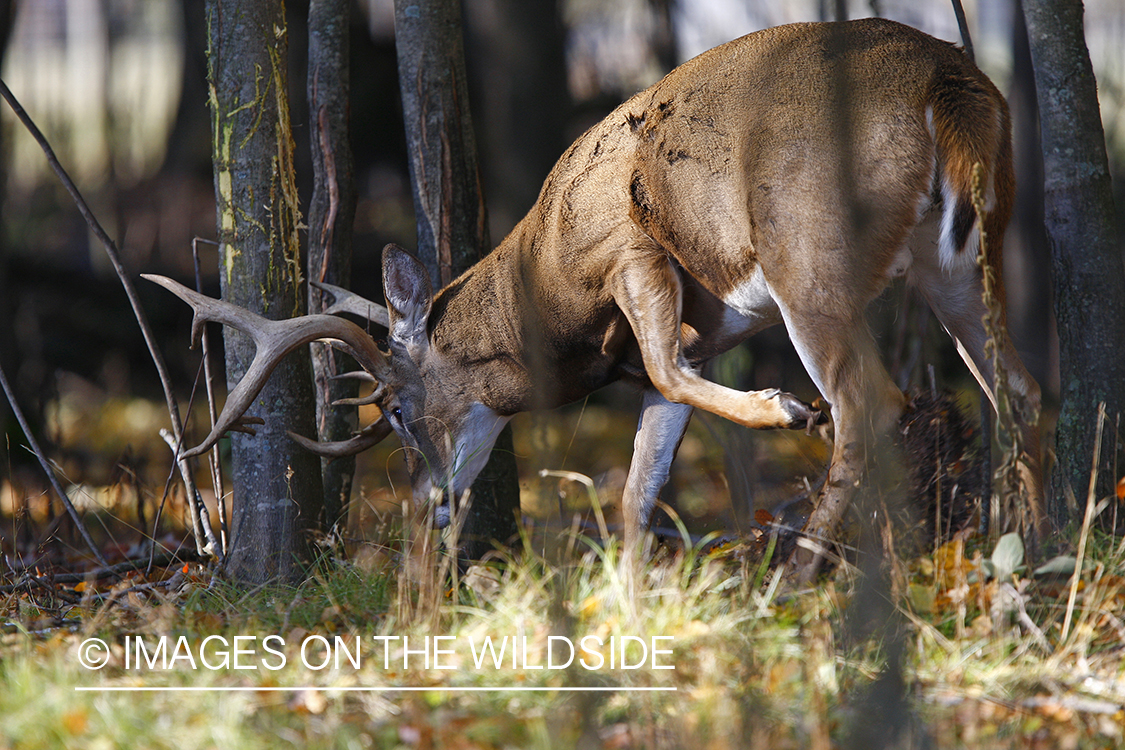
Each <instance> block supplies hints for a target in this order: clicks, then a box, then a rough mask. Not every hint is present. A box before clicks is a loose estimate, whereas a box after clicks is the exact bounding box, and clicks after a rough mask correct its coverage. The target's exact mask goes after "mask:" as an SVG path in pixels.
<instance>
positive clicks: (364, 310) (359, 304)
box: [309, 281, 390, 328]
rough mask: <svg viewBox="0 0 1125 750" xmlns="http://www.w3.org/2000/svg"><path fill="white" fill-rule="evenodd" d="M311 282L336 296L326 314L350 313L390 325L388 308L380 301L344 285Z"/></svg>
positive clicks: (385, 326)
mask: <svg viewBox="0 0 1125 750" xmlns="http://www.w3.org/2000/svg"><path fill="white" fill-rule="evenodd" d="M309 283H310V284H312V285H313V286H314V287H316V288H317V289H319V290H320V291H322V292H327V293H328V294H331V295H332V296H333V297H335V298H336V301H335V302H333V303H332V304H331V305H329V306H328V307H326V308H325V309H324V314H325V315H339V314H341V313H349V314H351V315H355V316H357V317H360V318H364V319H365V320H370V321H371V322H372V323H374V324H375V325H379V326H382V327H383V328H389V327H390V316H389V315H388V314H387V308H385V307H383V306H382V305H380V304H379V303H377V302H372V301H371V300H369V299H365V298H363V297H360V296H359V295H358V294H356V293H355V292H350V291H348V290H347V289H344V288H343V287H338V286H334V285H332V284H322V283H320V282H317V281H310V282H309Z"/></svg>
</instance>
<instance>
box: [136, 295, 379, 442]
mask: <svg viewBox="0 0 1125 750" xmlns="http://www.w3.org/2000/svg"><path fill="white" fill-rule="evenodd" d="M142 278H145V279H148V280H149V281H152V282H154V283H157V284H159V285H160V286H162V287H164V288H165V289H167V290H168V291H170V292H172V293H173V294H175V295H176V296H177V297H179V298H180V299H182V300H183V301H184V302H187V303H188V304H189V305H191V308H192V310H194V312H195V317H194V319H193V320H192V324H191V337H192V344H193V345H194V344H195V342H196V341H198V340H199V337H200V336H201V335H202V333H203V325H204V324H205V323H206V322H207V321H212V322H216V323H222V324H223V325H227V326H230V327H231V328H235V329H237V330H239V331H242V332H243V333H245V334H246V335H248V336H250V338H251V339H253V341H254V346H255V349H256V351H255V353H254V360H253V362H251V363H250V368H249V369H248V370H247V371H246V374H245V375H244V376H243V378H242V380H241V381H239V383H238V385H237V386H235V387H234V389H233V390H232V391H231V392H230V393H229V394H228V395H227V402H226V404H225V405H224V406H223V410H222V413H221V414H219V418H218V419H217V420H216V422H215V426H214V427H213V428H212V429H211V433H210V434H209V435H208V436H207V438H206V439H205V440H204V441H203V442H202V443H200V444H199V445H197V446H196V447H194V448H192V449H191V450H188V451H185V452H184V453H183V457H184V458H190V457H192V456H198V455H200V454H202V453H204V452H206V451H207V450H210V448H211V446H213V445H214V444H215V443H216V442H217V441H218V440H219V438H220V437H222V436H223V434H224V433H225V432H227V431H228V430H241V431H248V430H249V431H252V429H251V428H248V427H247V426H246V422H249V421H253V420H252V419H246V418H244V417H243V414H244V413H245V412H246V410H247V409H248V408H250V404H252V403H253V401H254V397H255V396H257V394H258V392H259V391H261V389H262V386H264V385H265V383H266V380H267V379H268V378H269V376H270V373H272V372H273V370H274V368H275V367H276V366H277V364H278V362H280V361H281V359H282V358H283V357H284V356H285V355H286V354H288V353H289V352H291V351H293V350H294V349H296V348H297V347H299V346H302V345H304V344H307V343H309V342H311V341H319V340H326V341H328V342H329V343H331V344H332V345H333V346H336V347H339V348H341V349H343V350H344V351H346V352H347V353H348V354H350V355H351V356H352V357H354V358H355V360H356V362H358V363H359V364H360V366H362V367H363V368H364V369H365V370H367V371H368V372H369V373H370V374H371V375H373V376H374V377H375V379H376V380H378V379H379V373H381V372H382V371H384V369H385V368H386V366H387V364H386V359H385V358H384V356H383V354H382V352H380V351H379V349H378V347H376V346H375V341H374V340H373V339H372V338H371V337H370V336H369V335H368V334H367V333H366V332H365V331H364V330H363V329H362V328H360V327H359V326H357V325H356V324H355V323H352V322H351V321H348V320H344V319H343V318H337V317H333V316H331V315H305V316H302V317H299V318H289V319H286V320H270V319H268V318H264V317H262V316H261V315H257V314H256V313H252V312H250V311H249V310H245V309H243V308H241V307H237V306H235V305H232V304H230V303H228V302H223V301H222V300H217V299H212V298H211V297H207V296H205V295H202V294H199V293H198V292H195V291H193V290H191V289H189V288H187V287H186V286H184V285H183V284H180V283H178V282H175V281H173V280H172V279H169V278H167V277H165V276H157V275H152V274H142ZM384 312H385V311H384ZM383 422H384V420H380V421H379V422H376V423H375V424H373V425H371V426H370V427H368V428H366V429H364V431H363V432H361V433H360V435H357V436H356V438H352V439H351V440H347V441H340V443H337V444H334V443H328V444H327V445H329V446H333V445H340V444H346V445H349V446H350V445H355V444H356V443H353V441H355V440H356V439H357V438H359V437H361V436H365V439H368V440H369V439H371V438H372V437H373V436H374V435H375V434H378V433H379V432H381V430H382V428H379V429H378V430H373V429H372V428H374V427H376V426H377V425H379V424H381V423H383ZM388 431H389V428H388ZM386 434H387V432H382V435H381V437H380V439H381V438H382V437H385V436H386ZM299 442H300V441H299ZM374 442H377V441H374ZM374 442H371V443H370V445H374ZM302 444H304V443H302ZM366 447H369V446H366ZM329 450H331V449H329ZM358 450H362V448H360V449H357V451H356V452H358ZM314 452H318V451H314ZM340 455H346V454H343V453H341V454H340Z"/></svg>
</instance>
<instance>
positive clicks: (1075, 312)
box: [1023, 0, 1125, 525]
mask: <svg viewBox="0 0 1125 750" xmlns="http://www.w3.org/2000/svg"><path fill="white" fill-rule="evenodd" d="M1023 7H1024V13H1025V15H1026V18H1027V30H1028V39H1029V41H1030V44H1031V58H1032V63H1033V65H1034V66H1035V83H1036V89H1037V91H1038V95H1039V121H1040V126H1041V130H1042V139H1043V166H1044V181H1045V200H1046V226H1047V233H1048V235H1049V237H1050V242H1051V255H1052V267H1053V270H1054V279H1055V315H1056V318H1057V320H1058V328H1059V370H1060V373H1059V375H1060V378H1059V379H1060V390H1061V396H1062V405H1061V411H1060V413H1059V424H1058V432H1057V437H1056V443H1055V450H1056V454H1057V464H1056V467H1055V473H1054V476H1053V478H1052V481H1051V489H1052V495H1053V497H1052V498H1051V506H1050V511H1051V514H1052V516H1053V518H1054V520H1055V522H1056V524H1058V525H1061V524H1062V523H1064V522H1065V521H1066V520H1067V519H1068V518H1070V517H1071V516H1072V514H1073V512H1074V508H1068V506H1067V503H1066V499H1067V497H1068V494H1069V493H1071V492H1072V493H1073V497H1075V498H1076V499H1077V500H1078V503H1079V507H1083V506H1084V505H1085V498H1086V492H1087V487H1088V484H1089V481H1090V467H1091V462H1092V456H1093V449H1094V435H1095V428H1096V423H1097V409H1098V404H1099V403H1101V402H1105V404H1106V412H1107V414H1108V415H1109V425H1110V428H1111V429H1110V430H1109V431H1108V432H1107V434H1108V435H1111V436H1112V435H1113V432H1112V428H1113V426H1114V425H1116V420H1117V419H1118V417H1119V416H1120V415H1121V413H1122V410H1123V409H1125V266H1123V265H1122V258H1121V254H1120V252H1119V251H1118V247H1117V243H1116V240H1117V236H1116V228H1115V220H1114V213H1113V194H1112V192H1111V186H1110V177H1109V164H1108V160H1107V158H1106V150H1105V134H1104V133H1103V131H1102V122H1101V118H1100V116H1099V112H1098V98H1097V84H1096V82H1095V80H1094V71H1093V67H1092V66H1091V64H1090V54H1089V51H1088V50H1087V49H1086V41H1085V37H1084V36H1083V25H1082V3H1081V1H1080V0H1023ZM1115 444H1116V441H1113V440H1110V441H1109V443H1108V444H1107V445H1106V446H1103V450H1102V454H1101V465H1100V466H1099V467H1098V468H1099V471H1098V487H1097V493H1098V496H1099V497H1102V496H1105V495H1107V494H1109V493H1110V492H1112V491H1113V489H1112V488H1113V484H1114V482H1115V480H1116V478H1115V477H1114V476H1113V474H1112V468H1113V467H1114V466H1121V465H1122V462H1121V461H1120V460H1119V457H1118V456H1115V455H1114V453H1115V451H1114V450H1113V447H1112V446H1113V445H1115Z"/></svg>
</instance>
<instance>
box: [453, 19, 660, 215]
mask: <svg viewBox="0 0 1125 750" xmlns="http://www.w3.org/2000/svg"><path fill="white" fill-rule="evenodd" d="M665 2H667V0H665ZM558 5H559V2H558V0H474V2H472V3H466V4H465V6H464V10H465V44H466V49H467V53H468V59H467V60H466V61H465V64H466V66H467V68H468V72H469V76H470V78H469V91H470V96H471V97H472V110H473V122H474V123H475V124H476V129H475V130H476V136H477V150H478V151H477V154H478V159H479V161H480V169H481V173H482V175H483V179H484V184H485V186H486V188H487V194H488V216H489V227H490V229H491V232H492V236H493V237H502V236H503V235H505V234H507V233H508V231H509V230H511V228H512V227H513V226H515V224H516V222H517V221H519V220H520V219H521V218H523V215H524V214H525V213H527V210H528V208H530V207H531V205H532V204H533V203H534V202H535V199H536V198H537V197H538V195H539V189H540V188H541V187H542V186H543V179H544V178H545V177H546V176H547V173H548V172H550V171H551V167H553V166H554V165H555V160H556V159H558V158H559V155H560V154H561V153H562V152H563V151H564V150H565V149H566V147H567V146H568V145H570V144H569V143H568V142H567V138H566V125H567V123H568V122H569V114H570V108H571V102H570V97H569V96H568V95H567V87H566V30H565V29H564V28H563V25H562V21H561V19H560V18H559V8H558ZM668 69H669V70H671V68H668Z"/></svg>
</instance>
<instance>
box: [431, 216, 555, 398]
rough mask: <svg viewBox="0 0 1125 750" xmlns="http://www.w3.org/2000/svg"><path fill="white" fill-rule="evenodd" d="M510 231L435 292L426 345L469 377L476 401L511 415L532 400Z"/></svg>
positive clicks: (515, 254)
mask: <svg viewBox="0 0 1125 750" xmlns="http://www.w3.org/2000/svg"><path fill="white" fill-rule="evenodd" d="M511 240H512V238H511V236H509V238H508V239H505V241H504V242H503V243H501V244H500V245H499V246H498V247H497V248H496V249H495V250H493V251H492V252H491V253H489V254H488V255H487V256H485V257H484V258H483V259H482V260H481V261H480V262H478V263H477V264H476V265H474V266H473V267H472V268H470V269H469V270H468V271H466V272H465V273H464V274H462V275H461V276H459V277H458V278H456V279H454V280H453V281H452V282H451V283H450V284H449V285H447V286H446V287H445V288H444V289H442V290H441V291H440V292H438V294H437V296H436V297H435V298H434V303H433V310H432V312H431V314H430V345H431V347H432V348H433V349H434V353H435V354H436V355H437V356H438V357H439V358H440V359H441V361H442V362H443V366H448V367H449V368H450V371H451V372H464V373H466V374H467V375H468V377H469V378H470V379H471V380H472V381H473V382H472V387H473V389H474V390H475V391H476V393H477V394H479V395H478V398H479V399H480V401H481V403H483V404H484V405H485V406H488V407H490V408H492V409H494V410H495V411H497V412H499V413H501V414H505V415H510V414H515V413H517V412H520V411H525V410H527V409H529V408H532V406H533V405H534V406H538V404H536V403H535V397H534V392H533V391H534V386H533V381H532V379H531V377H530V374H529V370H528V367H527V363H526V361H525V346H524V319H525V317H526V316H527V315H528V314H529V313H528V312H527V305H526V303H525V300H524V299H523V295H522V294H521V290H520V287H519V284H518V283H513V279H516V280H517V281H518V279H519V272H518V263H517V258H518V252H517V250H518V248H517V247H516V243H514V242H512V241H511Z"/></svg>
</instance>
